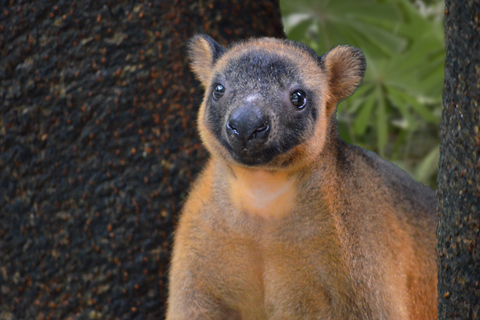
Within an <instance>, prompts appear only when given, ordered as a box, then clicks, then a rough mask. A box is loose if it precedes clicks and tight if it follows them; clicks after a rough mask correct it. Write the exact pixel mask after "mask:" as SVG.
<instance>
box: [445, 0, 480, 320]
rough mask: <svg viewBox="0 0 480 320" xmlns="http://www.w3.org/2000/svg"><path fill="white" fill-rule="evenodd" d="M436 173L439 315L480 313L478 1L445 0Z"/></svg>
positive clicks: (457, 316) (474, 316)
mask: <svg viewBox="0 0 480 320" xmlns="http://www.w3.org/2000/svg"><path fill="white" fill-rule="evenodd" d="M445 33H446V49H447V57H446V61H445V87H444V91H443V105H444V110H443V116H442V127H441V145H440V162H439V167H440V171H439V174H438V190H437V199H438V225H437V237H438V239H437V249H438V267H439V269H438V276H439V278H438V295H439V308H438V314H439V319H478V318H479V317H480V248H479V245H480V2H479V1H477V0H446V1H445Z"/></svg>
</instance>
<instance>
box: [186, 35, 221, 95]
mask: <svg viewBox="0 0 480 320" xmlns="http://www.w3.org/2000/svg"><path fill="white" fill-rule="evenodd" d="M224 52H225V49H224V48H223V47H222V46H221V45H219V44H218V43H217V42H215V40H213V39H212V38H210V37H209V36H207V35H205V34H199V35H196V36H195V37H193V38H192V39H191V40H190V43H189V45H188V57H189V58H190V67H191V68H192V70H193V72H194V73H195V75H196V76H197V79H198V80H200V82H201V83H202V84H203V86H204V87H207V86H208V85H209V83H208V81H209V80H210V76H211V75H212V72H213V65H214V64H215V62H216V61H217V60H218V58H220V57H221V56H222V54H223V53H224Z"/></svg>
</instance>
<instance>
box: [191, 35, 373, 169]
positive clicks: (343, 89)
mask: <svg viewBox="0 0 480 320" xmlns="http://www.w3.org/2000/svg"><path fill="white" fill-rule="evenodd" d="M189 57H190V59H191V67H192V69H193V71H194V73H195V74H196V76H197V78H198V79H199V80H200V82H201V83H202V85H203V86H204V87H205V97H204V100H203V103H202V105H201V107H200V112H199V116H198V126H199V131H200V135H201V137H202V140H203V142H204V144H205V146H206V148H207V149H208V150H209V151H210V153H211V154H212V156H214V157H216V156H219V157H221V158H223V159H224V160H226V161H227V162H228V163H230V164H235V165H241V166H249V167H255V168H265V169H280V170H289V169H292V168H297V167H299V166H303V165H306V164H308V163H310V162H312V161H314V159H315V158H316V157H317V156H318V154H319V153H320V152H322V149H323V147H324V145H325V143H326V141H327V140H328V139H329V137H328V135H329V132H330V131H331V126H336V122H335V121H331V119H332V118H334V114H335V108H336V105H337V104H338V102H339V101H341V100H343V99H346V98H347V97H349V96H350V95H352V94H353V92H354V91H355V90H356V88H357V87H358V85H359V84H360V82H361V80H362V78H363V75H364V72H365V66H366V64H365V58H364V56H363V54H362V52H361V51H360V50H359V49H357V48H354V47H351V46H338V47H335V48H333V49H332V50H330V51H329V52H327V53H326V54H324V55H323V56H317V54H316V53H315V52H314V51H313V50H312V49H310V48H308V47H307V46H305V45H303V44H300V43H298V42H294V41H290V40H281V39H274V38H260V39H250V40H247V41H244V42H240V43H236V44H233V45H232V46H231V47H229V48H223V47H222V46H220V45H219V44H218V43H217V42H215V41H214V40H213V39H212V38H210V37H208V36H206V35H197V36H195V37H194V38H193V39H192V40H191V42H190V45H189ZM335 130H336V129H335ZM335 132H336V131H335Z"/></svg>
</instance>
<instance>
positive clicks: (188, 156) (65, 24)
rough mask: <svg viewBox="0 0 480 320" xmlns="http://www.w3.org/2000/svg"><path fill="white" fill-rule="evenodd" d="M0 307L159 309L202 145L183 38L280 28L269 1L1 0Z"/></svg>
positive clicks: (41, 312) (81, 314)
mask: <svg viewBox="0 0 480 320" xmlns="http://www.w3.org/2000/svg"><path fill="white" fill-rule="evenodd" d="M0 3H2V4H1V6H0V7H1V11H0V110H1V117H0V184H1V185H0V290H1V291H0V318H1V319H44V318H45V319H48V318H51V319H67V318H69V317H72V318H75V319H92V318H95V319H115V318H121V319H135V318H137V317H138V318H139V319H143V318H161V317H163V312H164V302H165V296H166V286H167V285H166V283H165V280H166V271H167V265H168V260H169V250H170V242H171V235H172V231H173V229H174V221H175V220H176V216H177V214H178V212H179V210H180V208H181V205H182V200H183V199H184V197H185V194H186V192H187V190H188V187H189V184H190V182H191V181H192V179H193V178H194V177H195V175H196V174H197V173H198V171H199V169H200V167H201V164H202V163H203V162H204V160H205V157H206V156H207V154H206V152H205V151H204V150H203V148H202V147H201V145H200V142H199V138H198V135H197V132H196V126H195V119H196V113H197V109H198V108H197V107H198V105H199V103H200V100H201V96H202V94H201V90H200V87H199V83H198V82H197V81H195V80H194V79H193V75H192V73H191V72H190V71H189V70H188V67H187V61H186V54H185V42H186V41H187V39H188V38H189V37H191V36H193V35H194V34H196V33H208V34H209V35H211V36H212V37H214V38H215V39H216V40H218V41H220V42H221V43H226V42H227V41H228V42H231V41H235V40H238V39H241V38H246V37H250V36H276V37H281V36H283V29H282V24H281V20H280V12H279V5H278V1H272V2H268V1H256V0H248V1H245V0H241V1H240V0H234V1H225V0H223V1H220V0H218V1H212V0H205V1H197V0H190V1H165V0H153V1H106V0H103V1H64V0H58V1H55V2H53V3H52V2H51V1H17V0H11V1H10V2H8V1H0Z"/></svg>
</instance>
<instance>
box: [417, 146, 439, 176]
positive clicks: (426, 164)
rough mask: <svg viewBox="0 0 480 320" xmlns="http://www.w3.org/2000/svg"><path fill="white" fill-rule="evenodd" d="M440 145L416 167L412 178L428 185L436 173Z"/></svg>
mask: <svg viewBox="0 0 480 320" xmlns="http://www.w3.org/2000/svg"><path fill="white" fill-rule="evenodd" d="M439 158H440V145H436V146H435V147H434V148H433V149H432V150H431V151H430V152H429V153H428V154H427V156H426V157H425V158H424V159H423V160H422V162H421V163H420V164H419V165H418V166H417V168H416V169H415V172H414V175H413V176H414V177H415V179H416V180H417V181H420V182H422V183H425V184H428V182H429V180H430V179H431V177H432V176H433V175H434V174H435V173H436V172H437V171H438V160H439Z"/></svg>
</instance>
